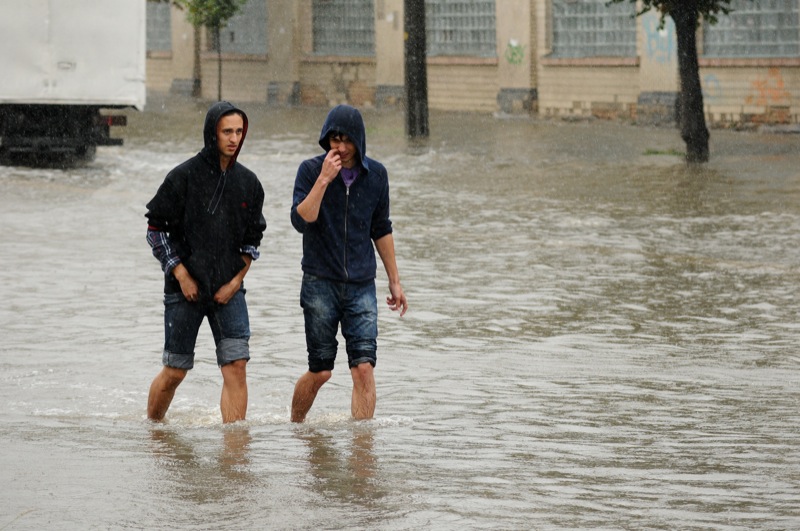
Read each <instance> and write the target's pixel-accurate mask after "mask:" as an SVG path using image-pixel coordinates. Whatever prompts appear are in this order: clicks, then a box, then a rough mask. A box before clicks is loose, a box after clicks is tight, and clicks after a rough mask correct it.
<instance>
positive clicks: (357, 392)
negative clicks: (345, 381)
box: [350, 362, 377, 420]
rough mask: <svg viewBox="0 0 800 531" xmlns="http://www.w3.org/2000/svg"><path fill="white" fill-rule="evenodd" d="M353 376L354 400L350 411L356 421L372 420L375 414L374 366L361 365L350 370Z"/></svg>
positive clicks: (368, 364)
mask: <svg viewBox="0 0 800 531" xmlns="http://www.w3.org/2000/svg"><path fill="white" fill-rule="evenodd" d="M350 374H351V375H352V376H353V400H352V403H351V405H350V410H351V411H352V413H353V418H355V419H356V420H366V419H371V418H372V416H373V415H374V414H375V402H376V400H377V397H376V391H375V376H374V375H373V369H372V364H370V363H369V362H367V363H360V364H358V366H356V367H353V368H351V369H350Z"/></svg>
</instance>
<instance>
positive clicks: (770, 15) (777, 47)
mask: <svg viewBox="0 0 800 531" xmlns="http://www.w3.org/2000/svg"><path fill="white" fill-rule="evenodd" d="M731 9H733V11H731V13H730V14H729V15H727V16H726V15H720V16H719V19H718V22H717V23H716V24H713V25H711V24H708V23H706V24H705V26H704V28H703V56H704V57H798V56H800V0H759V1H758V2H752V1H749V0H733V1H732V2H731Z"/></svg>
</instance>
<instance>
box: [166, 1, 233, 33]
mask: <svg viewBox="0 0 800 531" xmlns="http://www.w3.org/2000/svg"><path fill="white" fill-rule="evenodd" d="M246 2H247V0H174V3H175V4H176V5H178V6H179V7H181V8H182V9H185V10H186V18H187V19H188V20H189V22H190V23H191V24H192V25H194V26H205V27H206V28H209V29H211V30H217V29H219V28H221V27H222V26H224V25H225V23H226V22H227V21H228V20H230V18H231V17H232V16H234V15H235V14H236V13H237V12H238V11H239V9H240V8H241V7H242V6H243V5H244V4H245V3H246Z"/></svg>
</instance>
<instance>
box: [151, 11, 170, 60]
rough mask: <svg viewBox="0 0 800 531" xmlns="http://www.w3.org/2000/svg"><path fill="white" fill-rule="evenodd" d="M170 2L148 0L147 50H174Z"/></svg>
mask: <svg viewBox="0 0 800 531" xmlns="http://www.w3.org/2000/svg"><path fill="white" fill-rule="evenodd" d="M169 5H170V4H169V2H147V14H146V17H147V36H146V40H147V51H151V52H169V51H171V50H172V29H171V28H170V8H169Z"/></svg>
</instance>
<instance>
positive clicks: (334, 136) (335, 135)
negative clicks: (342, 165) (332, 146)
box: [328, 131, 353, 142]
mask: <svg viewBox="0 0 800 531" xmlns="http://www.w3.org/2000/svg"><path fill="white" fill-rule="evenodd" d="M344 139H347V140H349V141H350V142H352V141H353V139H352V138H350V135H348V134H347V133H342V132H341V131H331V132H330V133H328V140H339V141H340V142H341V141H343V140H344Z"/></svg>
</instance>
